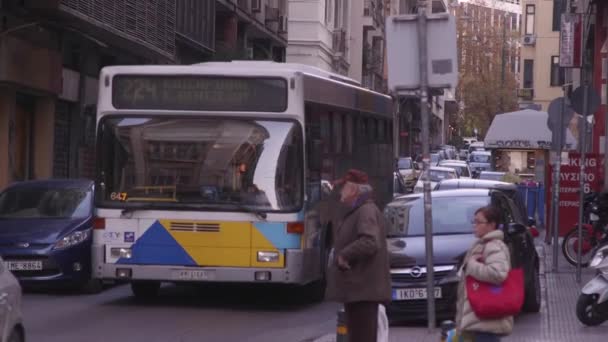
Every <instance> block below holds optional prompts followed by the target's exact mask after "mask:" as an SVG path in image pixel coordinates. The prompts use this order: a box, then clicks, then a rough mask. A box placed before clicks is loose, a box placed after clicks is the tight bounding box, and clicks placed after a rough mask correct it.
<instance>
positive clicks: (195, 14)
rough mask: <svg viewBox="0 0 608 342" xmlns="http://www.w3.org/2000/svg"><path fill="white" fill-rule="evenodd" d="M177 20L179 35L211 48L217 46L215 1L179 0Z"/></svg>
mask: <svg viewBox="0 0 608 342" xmlns="http://www.w3.org/2000/svg"><path fill="white" fill-rule="evenodd" d="M176 21H177V28H176V30H177V34H178V35H180V36H181V37H183V38H185V39H187V40H188V41H190V42H192V43H194V44H197V45H201V46H204V47H206V48H208V49H210V50H213V49H214V48H215V36H214V34H215V1H200V0H180V1H178V2H177V20H176Z"/></svg>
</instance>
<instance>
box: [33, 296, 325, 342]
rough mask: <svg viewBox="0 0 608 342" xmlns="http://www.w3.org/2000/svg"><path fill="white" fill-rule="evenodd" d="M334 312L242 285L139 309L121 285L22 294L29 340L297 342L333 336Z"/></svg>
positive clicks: (166, 299)
mask: <svg viewBox="0 0 608 342" xmlns="http://www.w3.org/2000/svg"><path fill="white" fill-rule="evenodd" d="M336 308H337V305H335V304H332V303H319V304H312V305H311V304H303V303H298V296H297V292H296V293H295V294H294V292H293V291H288V290H284V289H276V288H259V287H257V288H251V287H243V286H229V287H225V286H222V287H218V286H205V287H187V286H179V287H177V286H173V285H169V286H166V287H164V288H163V289H162V290H161V294H160V296H159V297H158V298H157V299H155V300H153V301H150V302H145V303H140V302H137V301H136V300H135V299H134V297H132V295H131V290H130V288H129V286H126V285H123V286H117V287H113V288H110V289H107V290H106V291H104V292H102V293H100V294H98V295H77V294H71V293H67V292H59V291H50V290H46V291H40V290H38V291H32V290H28V291H26V292H25V293H24V296H23V312H24V320H25V325H26V335H27V341H28V342H55V341H57V342H59V341H61V342H66V341H70V342H71V341H74V342H81V341H87V342H98V341H99V342H102V341H103V342H106V341H129V342H139V341H142V342H144V341H145V342H190V341H192V342H194V341H196V342H200V341H206V342H207V341H209V342H214V341H222V342H224V341H225V342H230V341H252V342H258V341H260V342H261V341H264V342H268V341H296V342H297V341H302V340H304V339H308V338H312V337H316V336H318V335H319V333H321V332H327V331H332V330H333V329H334V328H333V327H334V326H335V312H336Z"/></svg>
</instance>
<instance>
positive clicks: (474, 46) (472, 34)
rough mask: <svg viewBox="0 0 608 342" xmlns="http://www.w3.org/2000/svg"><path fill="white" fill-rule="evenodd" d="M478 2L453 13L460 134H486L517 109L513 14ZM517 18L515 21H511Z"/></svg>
mask: <svg viewBox="0 0 608 342" xmlns="http://www.w3.org/2000/svg"><path fill="white" fill-rule="evenodd" d="M492 5H493V3H491V2H490V1H489V0H477V1H474V2H470V3H467V4H462V5H461V6H459V7H457V8H455V9H454V11H455V13H454V14H455V16H456V20H457V40H458V41H457V45H458V54H459V61H458V65H459V72H460V75H459V84H458V87H457V89H456V100H457V102H458V103H459V104H460V106H459V110H458V112H457V113H456V114H455V115H453V116H452V117H451V118H450V124H451V125H452V126H454V127H457V131H458V132H460V134H461V135H464V136H467V135H472V134H473V129H474V128H477V129H478V130H479V133H480V135H482V136H483V135H485V132H487V129H488V127H489V126H490V124H491V123H492V120H493V119H494V116H495V115H496V114H500V113H506V112H510V111H514V110H516V109H517V87H518V81H517V75H516V74H515V67H514V66H515V63H516V61H517V60H518V57H519V43H518V42H519V39H518V38H519V33H518V32H517V31H516V30H514V29H515V28H516V26H517V25H515V26H514V25H513V23H516V22H517V17H516V16H515V14H513V13H509V12H505V11H502V10H497V9H493V8H492ZM513 16H515V18H514V17H513Z"/></svg>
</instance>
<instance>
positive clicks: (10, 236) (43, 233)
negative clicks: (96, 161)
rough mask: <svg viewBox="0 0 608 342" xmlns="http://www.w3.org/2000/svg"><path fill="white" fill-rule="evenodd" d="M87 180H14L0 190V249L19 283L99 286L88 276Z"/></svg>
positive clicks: (89, 215)
mask: <svg viewBox="0 0 608 342" xmlns="http://www.w3.org/2000/svg"><path fill="white" fill-rule="evenodd" d="M92 227H93V182H92V181H89V180H72V179H70V180H44V181H27V182H20V183H15V184H13V185H11V186H9V187H8V188H6V189H5V190H4V191H3V192H1V193H0V255H2V257H3V258H4V260H5V263H6V265H7V268H8V269H9V270H10V271H12V272H13V273H14V274H15V276H16V277H17V278H18V279H19V281H20V282H21V283H22V284H23V285H37V284H38V285H40V284H44V285H60V286H70V287H72V286H73V287H78V288H80V289H82V290H84V291H86V292H89V293H94V292H99V291H100V290H101V288H102V284H101V281H100V280H96V279H92V278H91V239H92Z"/></svg>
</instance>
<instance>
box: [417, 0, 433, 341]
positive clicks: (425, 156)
mask: <svg viewBox="0 0 608 342" xmlns="http://www.w3.org/2000/svg"><path fill="white" fill-rule="evenodd" d="M426 7H427V3H426V0H418V44H419V46H418V48H419V50H420V51H419V53H420V60H419V63H420V119H421V124H422V165H423V169H422V170H423V171H422V184H423V190H424V233H425V234H424V235H425V240H426V243H425V246H426V249H425V250H426V265H427V267H426V295H427V314H428V317H427V318H428V328H429V330H433V329H435V272H434V269H433V214H432V201H431V181H430V177H429V176H430V172H429V167H430V158H431V156H430V151H429V147H430V146H429V145H430V134H429V89H428V87H429V79H428V70H427V64H428V50H427V49H428V47H427V45H428V44H427V27H426V24H427V13H426Z"/></svg>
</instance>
